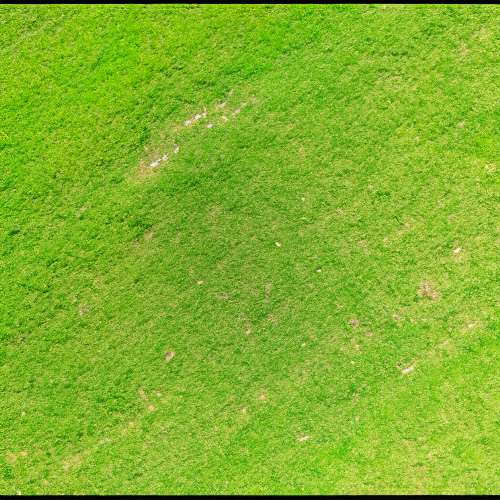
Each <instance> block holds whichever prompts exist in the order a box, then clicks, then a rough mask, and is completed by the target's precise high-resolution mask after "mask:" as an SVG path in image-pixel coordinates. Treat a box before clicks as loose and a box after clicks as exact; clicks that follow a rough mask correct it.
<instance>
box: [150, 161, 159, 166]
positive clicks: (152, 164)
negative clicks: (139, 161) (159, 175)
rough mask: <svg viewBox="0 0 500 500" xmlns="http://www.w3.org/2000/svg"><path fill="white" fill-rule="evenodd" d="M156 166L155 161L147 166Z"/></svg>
mask: <svg viewBox="0 0 500 500" xmlns="http://www.w3.org/2000/svg"><path fill="white" fill-rule="evenodd" d="M156 165H158V162H157V161H154V162H153V163H151V165H149V166H150V167H156Z"/></svg>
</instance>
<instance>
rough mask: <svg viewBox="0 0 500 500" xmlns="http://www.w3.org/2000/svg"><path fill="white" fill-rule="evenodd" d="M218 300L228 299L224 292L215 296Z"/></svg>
mask: <svg viewBox="0 0 500 500" xmlns="http://www.w3.org/2000/svg"><path fill="white" fill-rule="evenodd" d="M217 298H218V299H228V298H229V295H228V294H227V293H226V292H223V293H221V294H220V295H217Z"/></svg>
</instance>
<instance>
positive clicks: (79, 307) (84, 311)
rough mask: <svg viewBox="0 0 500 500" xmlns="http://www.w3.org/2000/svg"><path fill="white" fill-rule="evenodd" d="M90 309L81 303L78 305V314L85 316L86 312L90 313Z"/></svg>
mask: <svg viewBox="0 0 500 500" xmlns="http://www.w3.org/2000/svg"><path fill="white" fill-rule="evenodd" d="M88 312H89V310H88V309H87V308H86V307H85V306H82V305H81V304H80V305H79V306H78V314H79V315H80V316H83V315H84V314H85V313H88Z"/></svg>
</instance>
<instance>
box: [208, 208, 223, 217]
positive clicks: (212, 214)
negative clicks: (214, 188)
mask: <svg viewBox="0 0 500 500" xmlns="http://www.w3.org/2000/svg"><path fill="white" fill-rule="evenodd" d="M220 210H221V208H220V207H218V206H215V207H214V208H213V210H212V211H211V212H208V213H209V214H210V215H211V216H212V217H215V215H216V214H218V213H219V212H220Z"/></svg>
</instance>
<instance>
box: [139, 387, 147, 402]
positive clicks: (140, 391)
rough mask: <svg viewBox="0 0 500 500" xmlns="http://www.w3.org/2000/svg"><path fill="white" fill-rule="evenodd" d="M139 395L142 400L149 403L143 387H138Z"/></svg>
mask: <svg viewBox="0 0 500 500" xmlns="http://www.w3.org/2000/svg"><path fill="white" fill-rule="evenodd" d="M139 395H140V396H141V398H142V399H144V401H146V403H149V399H148V397H147V396H146V393H145V392H144V389H139Z"/></svg>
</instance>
